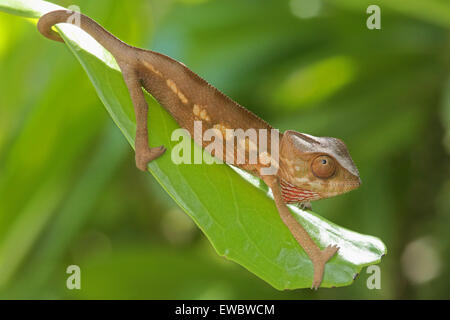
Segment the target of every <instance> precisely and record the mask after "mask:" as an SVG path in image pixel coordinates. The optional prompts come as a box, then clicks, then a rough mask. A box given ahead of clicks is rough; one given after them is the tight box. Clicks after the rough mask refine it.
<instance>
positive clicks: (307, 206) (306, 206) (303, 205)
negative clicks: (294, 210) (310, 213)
mask: <svg viewBox="0 0 450 320" xmlns="http://www.w3.org/2000/svg"><path fill="white" fill-rule="evenodd" d="M299 207H300V209H302V210H311V209H312V207H311V202H309V201H308V202H300V203H299Z"/></svg>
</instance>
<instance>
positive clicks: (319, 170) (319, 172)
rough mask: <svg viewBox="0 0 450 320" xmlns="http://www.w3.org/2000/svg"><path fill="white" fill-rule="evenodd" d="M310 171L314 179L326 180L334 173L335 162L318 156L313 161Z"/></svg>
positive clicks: (329, 158) (326, 157) (323, 156)
mask: <svg viewBox="0 0 450 320" xmlns="http://www.w3.org/2000/svg"><path fill="white" fill-rule="evenodd" d="M311 170H312V172H313V174H314V175H315V176H316V177H318V178H321V179H327V178H330V177H331V176H332V175H333V174H334V173H335V171H336V162H335V161H334V159H333V158H331V157H329V156H325V155H322V156H318V157H316V158H315V159H314V160H313V162H312V164H311Z"/></svg>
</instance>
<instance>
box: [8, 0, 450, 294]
mask: <svg viewBox="0 0 450 320" xmlns="http://www.w3.org/2000/svg"><path fill="white" fill-rule="evenodd" d="M55 3H57V4H60V5H62V6H66V7H67V6H69V5H72V4H76V5H78V6H79V7H80V9H81V12H83V13H85V14H87V15H88V16H91V17H93V18H95V19H96V20H97V21H98V22H100V23H101V24H102V25H104V26H105V27H106V28H107V29H108V30H110V31H111V32H112V33H114V34H115V35H117V36H118V37H119V38H121V39H122V40H125V41H126V42H128V43H130V44H133V45H136V46H139V47H143V48H149V49H150V48H151V49H154V50H156V51H160V52H163V53H166V54H168V55H170V56H172V57H174V58H176V59H178V60H180V61H183V62H184V63H186V64H187V65H188V66H189V67H190V68H191V69H193V70H194V71H196V72H198V73H199V74H200V75H201V76H203V77H204V78H205V79H207V80H208V81H209V82H211V83H212V84H214V85H215V86H216V87H218V88H220V89H221V90H222V91H224V92H225V93H227V94H228V95H229V96H231V97H232V98H234V99H235V100H237V101H239V102H240V103H241V104H243V105H245V106H246V107H248V108H249V109H251V110H253V111H254V112H256V113H257V114H258V115H260V116H261V117H263V118H264V119H266V120H268V121H269V122H270V123H271V124H273V125H274V126H275V127H278V128H280V129H281V130H286V129H293V130H298V131H301V132H307V133H310V134H313V135H328V136H329V135H331V136H336V137H340V138H342V139H343V140H344V141H346V143H347V145H348V146H349V149H350V151H351V154H352V156H353V159H354V160H355V162H356V164H357V165H358V167H359V169H360V172H361V177H362V180H363V185H362V186H361V188H360V189H358V190H356V191H353V192H352V193H350V194H348V195H343V196H340V197H337V198H333V199H329V200H323V201H320V202H317V203H313V208H314V211H315V212H318V213H320V214H321V215H323V216H325V217H326V218H327V219H329V220H331V221H334V222H336V223H337V224H339V225H341V226H344V227H347V228H349V229H352V230H356V231H358V232H361V233H365V234H371V235H375V236H377V237H379V238H381V239H382V240H383V241H384V242H385V244H386V245H387V247H388V249H389V254H388V255H387V256H386V257H385V258H384V259H383V261H382V263H381V264H380V267H381V279H382V289H381V290H369V289H368V288H367V286H366V280H367V278H368V276H369V275H368V274H367V273H366V272H365V270H363V272H362V273H361V275H360V276H359V277H358V279H357V280H356V281H355V283H354V284H353V285H352V286H350V287H345V288H337V289H321V290H319V291H318V292H310V291H309V290H296V291H284V292H279V291H276V290H275V289H273V288H272V287H270V286H269V285H268V284H266V283H265V282H263V281H262V280H260V279H258V278H257V277H256V276H254V275H253V274H251V273H249V272H247V271H246V270H245V269H243V268H242V267H240V266H238V265H237V264H234V263H232V262H229V261H226V260H225V259H223V258H221V257H219V256H217V255H216V253H215V252H214V250H213V249H212V247H211V245H210V244H209V242H208V241H207V240H206V239H205V237H204V236H203V235H202V234H201V233H200V231H199V230H198V229H197V228H196V227H195V226H194V225H193V223H192V222H191V220H190V219H189V218H187V216H186V215H185V214H184V213H183V212H182V211H181V210H180V209H178V208H177V206H176V205H175V203H174V202H173V201H172V200H171V199H170V198H169V197H168V196H167V195H166V194H165V193H164V191H163V190H162V189H161V188H160V187H159V185H158V184H157V183H156V182H155V181H153V179H151V177H150V176H149V175H148V174H143V173H141V172H139V171H138V170H136V169H135V167H134V159H133V158H134V155H133V153H132V151H131V149H130V148H129V146H128V144H127V142H126V141H125V138H124V137H123V136H122V135H121V134H120V132H119V130H118V129H117V128H116V127H115V126H114V125H113V124H112V121H111V119H110V118H109V116H108V115H107V113H106V112H105V109H104V108H103V107H102V106H101V102H100V101H99V99H98V97H97V96H96V93H95V90H94V88H93V86H92V84H91V83H90V81H89V80H88V78H87V76H86V74H85V73H84V71H83V70H82V68H81V66H80V65H79V64H78V62H77V61H76V59H74V58H73V56H72V55H71V53H70V52H69V50H68V49H67V48H66V47H65V46H63V45H61V44H58V43H52V42H49V41H46V40H45V39H43V38H42V37H41V36H40V35H39V34H38V32H37V30H36V28H35V25H34V23H35V22H34V21H31V20H30V21H29V22H27V21H25V20H24V19H23V18H19V17H14V16H10V15H7V14H4V13H0V75H1V77H0V81H1V82H0V259H1V260H0V270H2V272H1V273H0V297H2V298H190V299H201V298H210V299H214V298H223V299H229V298H230V299H231V298H237V299H239V298H275V299H278V298H294V299H299V298H302V299H303V298H448V297H449V291H448V290H449V289H448V287H449V286H448V282H449V274H448V261H449V250H448V249H449V248H448V247H449V245H448V237H449V234H448V230H449V225H450V224H449V219H450V218H449V215H450V197H449V195H450V170H449V169H450V161H449V157H448V152H449V151H450V82H449V78H448V70H449V65H450V57H449V54H448V53H449V49H450V34H449V28H450V5H448V4H447V3H448V2H446V1H438V0H435V1H427V2H422V1H409V2H408V3H405V2H403V1H371V2H368V1H359V0H354V1H353V0H339V1H323V0H322V1H319V0H315V1H312V0H309V1H306V0H292V1H260V0H259V1H256V0H254V1H250V0H245V1H229V0H227V1H212V0H211V1H163V0H160V1H138V0H135V1H121V2H118V1H106V0H98V1H77V2H75V3H74V2H69V1H55ZM369 4H379V5H380V6H381V10H382V13H381V19H382V20H381V23H382V29H381V30H368V29H367V27H366V19H367V17H368V15H367V14H366V8H367V6H368V5H369ZM305 15H309V17H305ZM71 264H77V265H79V266H80V267H81V270H82V290H80V291H77V290H74V291H69V290H67V289H66V287H65V280H66V278H67V274H66V273H65V269H66V267H67V266H68V265H71Z"/></svg>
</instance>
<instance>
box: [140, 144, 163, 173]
mask: <svg viewBox="0 0 450 320" xmlns="http://www.w3.org/2000/svg"><path fill="white" fill-rule="evenodd" d="M165 151H166V148H164V146H159V147H156V148H148V147H147V148H145V149H141V150H137V151H136V156H135V159H136V167H137V168H138V169H139V170H141V171H147V165H148V163H149V162H150V161H152V160H155V159H156V158H159V157H160V156H161V155H162V154H163V153H164V152H165Z"/></svg>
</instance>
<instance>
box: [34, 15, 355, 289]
mask: <svg viewBox="0 0 450 320" xmlns="http://www.w3.org/2000/svg"><path fill="white" fill-rule="evenodd" d="M71 15H73V12H70V11H65V10H58V11H53V12H50V13H47V14H45V15H44V16H42V17H41V19H40V20H39V22H38V29H39V31H40V32H41V33H42V34H43V35H44V36H46V37H47V38H50V39H52V40H56V41H60V42H63V40H62V38H61V37H60V36H59V35H58V33H56V32H55V31H53V30H52V29H51V28H52V26H53V25H55V24H57V23H73V22H74V21H75V19H70V20H69V19H68V18H69V17H71ZM80 22H81V25H80V27H81V29H83V30H84V31H86V32H87V33H89V34H90V35H91V36H92V37H94V38H95V39H96V40H97V41H98V42H99V43H100V44H101V45H102V46H103V47H105V48H106V49H107V50H108V51H110V52H111V54H112V55H113V56H114V57H115V59H116V61H117V63H118V64H119V66H120V68H121V70H122V73H123V77H124V80H125V83H126V84H127V87H128V90H129V92H130V96H131V99H132V102H133V105H134V109H135V115H136V123H137V129H136V140H135V149H136V166H137V167H138V168H139V169H140V170H143V171H146V170H147V165H148V163H149V162H150V161H152V160H154V159H156V158H158V157H160V156H161V155H162V154H163V153H164V151H165V148H164V147H163V146H160V147H156V148H150V147H149V145H148V130H147V111H148V106H147V102H146V101H145V98H144V93H143V91H142V87H143V88H144V89H145V90H146V91H148V92H149V93H150V94H152V96H153V97H154V98H155V99H156V100H157V101H158V102H159V103H160V104H161V105H162V106H163V107H164V108H166V109H167V110H168V111H169V113H170V114H171V115H172V116H173V117H174V118H175V120H176V121H177V122H178V124H179V125H180V126H181V127H182V128H185V129H187V130H188V131H189V133H190V134H191V136H194V121H201V122H202V130H203V132H204V131H205V130H207V129H212V128H215V129H218V130H220V131H221V132H222V133H223V134H224V135H225V136H226V132H225V129H239V128H240V129H243V130H244V131H245V130H247V129H266V130H269V132H270V130H271V129H272V127H271V126H270V125H269V124H267V123H266V122H265V121H263V120H261V119H260V118H258V117H257V116H256V115H254V114H253V113H251V112H250V111H248V110H247V109H245V108H243V107H242V106H240V105H239V104H237V103H236V102H234V101H233V100H231V99H230V98H228V97H227V96H225V95H224V94H223V93H221V92H220V91H219V90H217V89H216V88H214V87H213V86H211V85H210V84H208V83H207V82H206V81H205V80H203V79H202V78H200V77H199V76H198V75H196V74H195V73H194V72H192V71H191V70H189V69H188V68H187V67H186V66H185V65H184V64H182V63H180V62H178V61H175V60H173V59H171V58H169V57H167V56H165V55H163V54H160V53H157V52H153V51H148V50H143V49H139V48H135V47H132V46H129V45H127V44H126V43H124V42H122V41H120V40H119V39H117V38H116V37H114V36H113V35H112V34H110V33H109V32H108V31H106V30H105V29H103V28H102V27H101V26H100V25H98V24H97V23H96V22H95V21H93V20H92V19H90V18H89V17H86V16H84V15H80ZM277 134H278V135H279V139H280V141H281V144H280V146H279V147H278V148H279V150H277V151H279V155H280V157H279V163H276V162H275V164H276V166H277V170H276V171H275V173H274V174H272V175H263V174H261V172H260V170H261V168H263V167H267V166H268V165H264V164H263V163H264V162H262V161H259V160H258V161H257V163H256V164H250V163H248V162H249V161H246V162H244V163H242V164H237V166H238V167H240V168H242V169H244V170H247V171H249V172H251V173H253V174H255V175H257V176H259V177H260V178H261V179H263V180H264V181H265V183H266V184H267V185H268V186H269V187H270V189H271V190H272V193H273V197H274V200H275V204H276V206H277V209H278V212H279V214H280V217H281V219H282V220H283V222H284V223H285V224H286V226H287V227H288V228H289V230H290V232H291V233H292V235H293V236H294V238H295V239H296V240H297V242H298V243H299V244H300V245H301V246H302V248H303V249H304V250H305V252H306V253H307V254H308V256H309V258H310V259H311V261H312V263H313V267H314V279H313V283H312V288H315V289H317V288H318V287H319V286H320V283H321V282H322V278H323V273H324V269H325V264H326V262H327V261H328V260H329V259H330V258H331V257H332V256H333V255H334V254H335V253H336V252H337V251H338V249H339V248H338V247H337V246H335V245H329V246H327V247H326V248H325V249H323V250H321V249H320V248H319V247H318V246H317V244H315V243H314V241H313V240H312V239H311V237H310V236H309V235H308V233H307V231H306V230H305V229H304V228H303V227H302V225H301V224H300V223H299V222H297V220H295V218H294V217H293V216H292V214H291V213H290V211H289V209H288V207H287V205H286V203H300V204H301V206H302V207H303V208H310V204H309V201H313V200H318V199H323V198H327V197H331V196H335V195H338V194H341V193H344V192H348V191H350V190H352V189H355V188H357V187H358V186H359V185H360V183H361V181H360V178H359V173H358V170H357V169H356V167H355V165H354V164H353V161H352V159H351V157H350V155H349V153H348V151H347V148H346V146H345V144H344V143H343V142H342V141H340V140H338V139H335V138H327V137H314V136H310V135H306V134H301V133H298V132H295V131H286V132H285V133H284V134H281V133H279V132H278V133H277ZM196 142H197V143H199V144H201V145H202V146H203V147H206V146H207V145H208V144H209V142H206V141H201V142H199V141H196ZM224 145H225V141H224ZM236 145H237V144H236ZM270 146H271V139H270V134H268V142H267V154H266V155H267V156H268V157H269V159H271V158H270V155H271V154H272V151H273V150H271V148H270ZM245 148H246V150H245V151H246V152H247V154H248V151H249V148H250V147H249V143H248V142H247V145H246V147H245ZM224 150H225V149H224ZM257 150H260V149H259V145H257ZM234 154H236V147H235V150H234ZM258 154H259V153H258ZM215 156H216V157H217V155H215ZM247 159H248V158H247V157H246V160H247ZM266 159H267V157H266ZM222 160H224V161H225V160H226V159H222ZM235 160H236V158H235ZM273 161H275V160H273ZM236 163H237V162H236V161H234V164H235V165H236ZM265 163H267V162H265ZM272 163H273V162H272Z"/></svg>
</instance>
